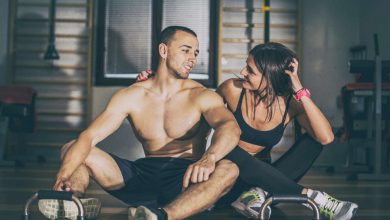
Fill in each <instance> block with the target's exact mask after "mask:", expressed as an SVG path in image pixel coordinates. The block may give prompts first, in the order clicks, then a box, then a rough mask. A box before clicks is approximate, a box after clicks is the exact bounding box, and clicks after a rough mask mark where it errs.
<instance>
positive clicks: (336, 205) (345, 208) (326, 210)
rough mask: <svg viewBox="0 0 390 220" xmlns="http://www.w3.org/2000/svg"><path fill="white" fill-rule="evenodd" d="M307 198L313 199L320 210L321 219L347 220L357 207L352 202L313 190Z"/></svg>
mask: <svg viewBox="0 0 390 220" xmlns="http://www.w3.org/2000/svg"><path fill="white" fill-rule="evenodd" d="M308 196H309V198H311V199H313V200H314V202H315V203H316V204H317V206H318V208H319V209H320V214H321V217H323V218H325V219H329V220H349V219H352V217H353V216H354V215H355V214H356V211H357V209H358V205H357V204H356V203H353V202H348V201H341V200H338V199H335V198H333V197H332V196H330V195H328V194H326V193H325V192H320V191H316V190H313V191H312V193H311V195H309V194H308Z"/></svg>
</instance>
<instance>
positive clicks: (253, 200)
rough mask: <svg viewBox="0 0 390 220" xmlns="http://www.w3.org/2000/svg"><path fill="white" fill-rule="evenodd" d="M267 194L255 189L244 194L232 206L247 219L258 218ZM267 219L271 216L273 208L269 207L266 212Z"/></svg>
mask: <svg viewBox="0 0 390 220" xmlns="http://www.w3.org/2000/svg"><path fill="white" fill-rule="evenodd" d="M266 196H267V192H265V191H264V190H262V189H260V188H258V187H255V188H251V189H250V190H249V191H248V192H244V193H242V194H241V196H240V197H238V199H237V200H236V201H234V202H233V203H232V204H231V205H232V207H233V208H234V209H235V210H236V211H237V212H239V213H241V214H242V215H244V216H246V217H247V218H258V217H259V214H260V208H261V205H263V203H264V201H265V198H266ZM265 214H266V219H269V218H270V216H271V208H270V207H269V206H268V207H267V210H266V212H265Z"/></svg>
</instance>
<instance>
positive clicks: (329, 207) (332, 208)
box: [322, 195, 341, 215]
mask: <svg viewBox="0 0 390 220" xmlns="http://www.w3.org/2000/svg"><path fill="white" fill-rule="evenodd" d="M326 197H327V198H326V199H327V201H326V203H325V204H324V205H323V207H322V208H323V209H325V210H324V211H325V212H326V213H327V214H331V215H333V214H335V213H336V210H337V208H338V207H339V205H340V204H341V202H340V201H338V200H337V199H335V198H333V197H331V196H329V195H326Z"/></svg>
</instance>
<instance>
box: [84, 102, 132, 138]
mask: <svg viewBox="0 0 390 220" xmlns="http://www.w3.org/2000/svg"><path fill="white" fill-rule="evenodd" d="M127 108H128V107H127V106H126V104H124V103H123V100H122V98H121V96H120V95H119V96H118V95H114V96H113V97H112V98H111V100H110V101H109V103H108V104H107V106H106V108H105V109H104V111H103V112H102V113H101V114H100V115H99V116H98V117H97V118H96V119H95V120H94V121H93V122H92V123H91V125H90V126H89V127H88V129H87V130H86V132H87V133H89V134H90V135H91V137H92V139H93V143H94V144H97V143H98V142H100V141H102V140H103V139H104V138H106V137H107V136H109V135H110V134H112V133H113V132H114V131H116V130H117V129H118V128H119V126H120V125H121V124H122V122H123V120H124V119H125V118H126V117H127V112H128V111H127Z"/></svg>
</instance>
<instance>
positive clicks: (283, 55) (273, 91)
mask: <svg viewBox="0 0 390 220" xmlns="http://www.w3.org/2000/svg"><path fill="white" fill-rule="evenodd" d="M249 56H252V57H253V60H254V62H255V64H256V67H257V69H258V70H259V71H260V72H261V73H262V74H263V77H262V79H261V82H260V85H259V89H258V90H257V91H254V92H253V94H254V96H255V105H254V107H253V108H254V109H253V110H254V113H255V112H256V111H255V108H256V106H257V105H258V104H259V103H260V102H261V101H265V102H266V103H267V117H266V121H271V119H272V117H273V109H272V104H273V103H274V102H275V100H276V99H277V96H283V97H286V98H287V97H288V96H290V95H291V94H292V93H293V89H292V87H291V80H290V77H289V76H288V75H287V74H286V73H285V70H287V69H289V70H291V67H290V64H291V62H292V61H293V58H297V55H296V54H295V53H294V52H293V51H291V50H290V49H288V48H287V47H286V46H284V45H283V44H280V43H275V42H269V43H264V44H259V45H257V46H256V47H254V48H253V49H252V50H251V51H250V52H249ZM264 79H266V82H268V83H267V85H266V86H265V87H264V88H263V89H260V86H261V85H262V83H263V80H264ZM254 117H255V115H254Z"/></svg>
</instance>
